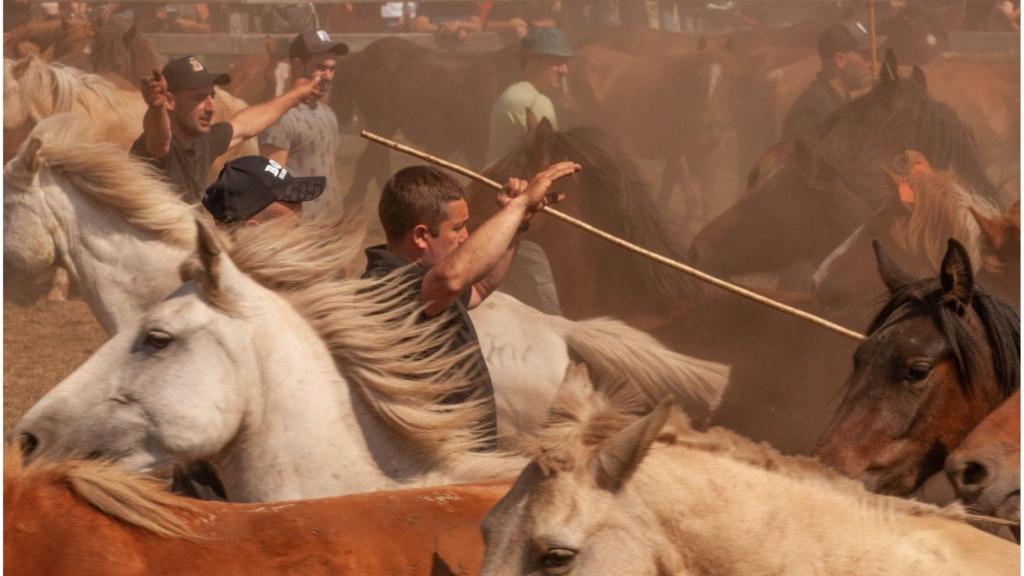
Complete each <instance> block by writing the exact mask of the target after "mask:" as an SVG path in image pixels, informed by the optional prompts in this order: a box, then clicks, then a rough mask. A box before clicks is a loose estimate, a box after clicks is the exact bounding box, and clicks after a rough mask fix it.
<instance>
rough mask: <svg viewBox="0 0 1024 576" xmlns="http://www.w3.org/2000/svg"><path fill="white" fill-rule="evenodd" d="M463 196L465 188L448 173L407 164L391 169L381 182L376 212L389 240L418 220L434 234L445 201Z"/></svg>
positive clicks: (399, 236)
mask: <svg viewBox="0 0 1024 576" xmlns="http://www.w3.org/2000/svg"><path fill="white" fill-rule="evenodd" d="M465 199H466V192H465V190H463V189H462V186H460V185H459V183H458V182H456V181H455V179H454V178H452V177H451V176H449V175H448V174H445V173H444V172H442V171H440V170H438V169H437V168H432V167H430V166H410V167H408V168H403V169H401V170H399V171H398V172H395V174H394V176H392V177H391V179H390V180H388V182H387V184H385V185H384V191H383V192H381V195H380V205H379V206H378V207H377V215H378V216H379V217H380V223H381V225H382V226H384V235H385V236H386V237H387V239H388V242H389V243H390V242H397V241H399V240H402V239H403V238H405V236H406V235H407V234H409V233H410V232H412V230H413V228H415V227H416V226H417V225H419V224H423V225H425V226H426V227H427V229H428V230H430V234H431V235H432V236H437V235H438V234H440V233H441V222H444V220H445V218H447V217H448V203H449V202H454V201H456V200H465Z"/></svg>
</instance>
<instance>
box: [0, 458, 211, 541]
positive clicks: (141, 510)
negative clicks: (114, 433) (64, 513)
mask: <svg viewBox="0 0 1024 576" xmlns="http://www.w3.org/2000/svg"><path fill="white" fill-rule="evenodd" d="M12 483H18V484H22V485H28V484H44V483H45V484H52V485H55V486H57V487H60V488H61V489H63V488H64V487H65V486H67V487H68V488H70V490H71V492H72V493H73V494H75V495H77V496H78V497H80V498H82V499H83V500H85V502H86V503H88V504H89V505H90V506H92V507H93V508H96V509H97V510H99V511H100V512H102V513H103V514H106V515H108V516H111V517H113V518H117V519H118V520H120V521H122V522H124V523H125V524H128V525H129V526H134V527H136V528H141V529H142V530H145V531H147V532H150V533H152V534H155V535H157V536H162V537H164V538H179V539H185V540H196V539H198V538H199V537H198V536H197V535H196V534H195V532H193V530H192V529H191V528H190V527H189V525H188V522H187V521H186V520H185V519H184V518H183V517H182V514H183V513H185V514H198V513H201V512H202V510H201V508H200V507H199V506H198V505H197V504H198V503H197V502H196V501H194V500H190V499H188V498H182V497H180V496H175V495H174V494H171V493H170V492H167V485H166V484H165V483H163V482H160V481H158V480H156V479H155V478H151V477H147V476H142V475H138V474H131V473H129V472H127V471H125V470H123V469H121V468H118V467H117V466H115V465H113V464H111V463H109V462H104V461H99V460H64V461H62V462H51V461H48V460H46V459H44V458H38V459H36V460H35V461H34V462H32V463H31V464H29V465H27V466H26V465H24V463H23V461H22V458H21V450H19V449H18V447H17V446H12V445H10V444H8V445H7V446H5V449H4V486H5V489H10V486H11V484H12ZM29 512H31V511H26V513H29Z"/></svg>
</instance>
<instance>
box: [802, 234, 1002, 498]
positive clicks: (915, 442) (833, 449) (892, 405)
mask: <svg viewBox="0 0 1024 576" xmlns="http://www.w3.org/2000/svg"><path fill="white" fill-rule="evenodd" d="M876 249H877V250H878V268H879V273H880V274H881V276H882V280H883V281H884V282H885V284H886V286H887V287H888V288H889V290H890V292H891V298H890V300H889V302H888V303H887V304H886V305H885V307H883V308H882V310H881V312H879V313H878V315H877V316H876V317H875V319H874V321H873V322H872V323H871V327H870V329H869V334H870V336H869V337H868V339H867V340H866V341H865V342H864V343H862V344H861V345H860V346H859V347H858V348H857V352H856V353H855V354H854V371H853V374H852V376H851V377H850V380H849V382H848V384H847V388H846V395H845V397H844V398H843V401H842V403H841V404H840V406H839V409H838V411H837V412H836V415H835V419H834V420H833V422H832V424H831V425H830V426H829V428H828V430H827V431H826V432H825V435H824V436H823V437H822V439H821V441H820V442H819V445H818V450H817V454H818V456H820V457H821V459H822V461H824V462H825V463H826V464H829V465H831V466H834V467H835V468H837V469H839V470H840V471H841V472H843V473H845V474H847V475H848V476H852V477H855V478H859V479H861V480H862V481H864V482H865V483H866V484H867V485H868V487H870V488H871V489H872V490H874V491H877V492H884V493H889V494H896V495H906V494H910V493H911V492H913V491H914V490H916V489H918V488H919V487H920V486H921V485H922V484H924V482H925V481H926V480H927V479H928V478H929V477H930V476H932V475H933V474H935V473H936V472H939V471H941V470H942V466H943V462H944V461H945V459H946V456H948V455H949V453H950V452H952V451H953V450H955V449H956V448H957V446H959V445H960V442H961V441H963V439H964V438H965V437H966V436H967V434H968V433H969V432H970V431H971V429H972V428H974V426H975V425H977V424H978V423H979V422H981V420H982V419H984V418H985V416H987V415H988V414H989V413H990V412H992V411H993V410H995V409H996V407H997V406H999V405H1000V404H1001V403H1002V402H1003V400H1005V399H1006V398H1007V397H1009V396H1010V395H1012V394H1013V393H1014V392H1016V391H1017V390H1019V388H1020V318H1019V316H1018V315H1017V313H1016V312H1014V310H1013V309H1012V308H1010V307H1009V306H1008V305H1007V304H1006V303H1004V302H1001V301H999V300H998V299H996V298H994V297H992V296H990V295H989V294H988V293H987V292H986V291H985V290H983V289H982V288H980V287H978V286H976V285H975V284H974V280H973V272H972V268H971V262H970V258H969V257H968V256H967V252H966V250H964V248H963V246H961V245H960V244H959V243H958V242H956V241H955V240H952V239H951V240H950V241H949V248H948V250H947V252H946V256H945V258H944V259H943V262H942V269H941V273H940V276H939V278H938V279H930V280H920V281H914V280H913V279H912V278H910V277H908V276H907V275H906V274H905V273H904V272H903V271H902V270H900V269H898V268H897V267H896V265H895V264H894V263H893V262H892V261H891V260H889V258H888V256H887V255H886V254H885V252H884V251H883V250H881V249H880V248H877V245H876Z"/></svg>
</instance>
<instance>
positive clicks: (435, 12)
mask: <svg viewBox="0 0 1024 576" xmlns="http://www.w3.org/2000/svg"><path fill="white" fill-rule="evenodd" d="M482 29H483V24H482V21H481V19H480V12H479V8H478V6H477V3H476V2H465V1H463V2H458V1H453V2H441V1H438V2H435V1H430V2H422V3H420V4H419V5H418V7H417V11H416V17H415V18H413V20H412V31H413V32H433V33H435V34H437V36H438V39H439V40H441V41H442V42H444V41H451V40H455V41H458V42H461V41H462V40H465V39H466V35H467V34H469V33H470V32H479V31H480V30H482Z"/></svg>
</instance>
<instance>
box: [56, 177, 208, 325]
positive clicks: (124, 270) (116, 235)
mask: <svg viewBox="0 0 1024 576" xmlns="http://www.w3.org/2000/svg"><path fill="white" fill-rule="evenodd" d="M43 184H44V185H45V183H43ZM48 188H49V189H50V190H51V191H52V193H50V194H46V198H47V202H48V204H49V205H50V208H51V210H52V211H53V214H54V217H55V218H56V220H57V223H58V229H59V231H60V232H59V233H60V234H61V235H62V237H59V238H57V245H58V249H59V250H60V252H61V258H62V260H63V262H62V263H63V264H64V265H65V266H66V267H67V268H68V272H69V273H70V275H71V277H72V278H73V279H74V280H75V281H76V283H77V285H78V286H79V288H80V290H81V291H82V294H83V295H84V297H85V300H86V302H87V303H88V304H89V308H90V309H91V310H92V312H93V314H94V315H95V316H96V319H97V320H99V322H100V325H102V326H103V328H104V330H106V331H107V333H109V334H114V333H116V332H117V331H118V330H119V329H120V328H121V327H123V326H125V325H126V324H127V323H128V322H130V321H131V320H132V319H133V318H135V317H137V316H139V315H140V314H141V313H142V312H144V311H145V310H147V309H148V308H150V307H151V306H153V305H154V304H156V303H157V302H160V301H161V300H163V299H164V298H166V297H167V295H169V294H170V293H171V292H172V291H173V290H174V288H176V287H177V286H178V284H179V283H180V282H179V280H178V264H179V263H180V262H181V261H182V260H184V259H185V258H186V257H187V256H188V255H189V254H190V253H191V247H190V246H178V245H173V244H170V243H168V242H165V241H163V240H161V239H160V238H159V237H158V236H157V234H155V233H153V232H149V231H143V230H140V229H138V228H136V227H135V226H133V225H132V224H130V223H128V222H127V221H126V220H125V219H124V217H123V216H121V215H120V214H117V213H115V212H114V211H113V210H112V209H110V208H107V207H104V206H101V205H99V204H97V203H96V202H94V201H92V200H90V199H88V198H86V197H85V195H84V194H82V193H81V192H78V191H77V190H75V188H74V187H73V186H72V185H71V183H70V182H69V181H68V180H66V179H64V178H58V179H55V180H53V181H52V182H50V185H49V186H48Z"/></svg>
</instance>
